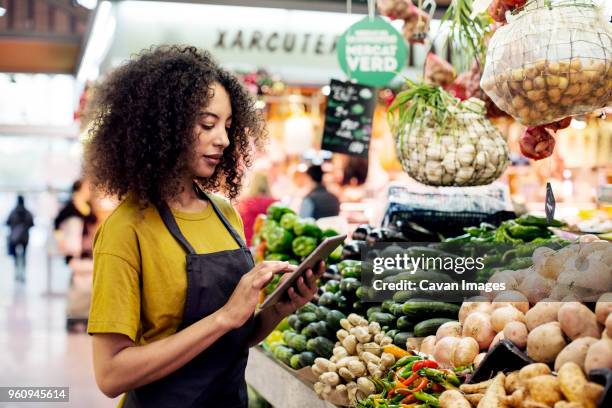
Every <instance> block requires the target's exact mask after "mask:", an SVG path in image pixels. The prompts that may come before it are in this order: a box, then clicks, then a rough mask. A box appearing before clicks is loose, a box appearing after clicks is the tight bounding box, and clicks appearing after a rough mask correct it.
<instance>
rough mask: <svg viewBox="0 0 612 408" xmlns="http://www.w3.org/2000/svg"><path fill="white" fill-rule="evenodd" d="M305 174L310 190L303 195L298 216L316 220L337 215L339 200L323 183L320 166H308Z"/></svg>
mask: <svg viewBox="0 0 612 408" xmlns="http://www.w3.org/2000/svg"><path fill="white" fill-rule="evenodd" d="M306 174H307V175H308V177H309V182H310V184H311V191H310V193H308V195H306V197H304V201H303V202H302V206H301V208H300V216H301V217H312V218H314V219H315V220H317V219H319V218H324V217H334V216H336V215H338V214H339V213H340V201H338V198H337V197H336V196H335V195H333V194H332V193H330V192H329V191H327V189H326V188H325V186H324V185H323V169H321V166H310V167H309V168H308V170H306Z"/></svg>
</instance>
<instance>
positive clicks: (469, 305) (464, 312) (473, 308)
mask: <svg viewBox="0 0 612 408" xmlns="http://www.w3.org/2000/svg"><path fill="white" fill-rule="evenodd" d="M491 311H492V307H491V302H489V299H487V298H486V297H484V296H477V297H474V298H470V299H469V300H468V301H467V302H463V303H462V304H461V308H460V309H459V322H460V323H463V322H464V321H465V318H466V317H467V316H468V315H469V314H470V313H472V312H484V313H491Z"/></svg>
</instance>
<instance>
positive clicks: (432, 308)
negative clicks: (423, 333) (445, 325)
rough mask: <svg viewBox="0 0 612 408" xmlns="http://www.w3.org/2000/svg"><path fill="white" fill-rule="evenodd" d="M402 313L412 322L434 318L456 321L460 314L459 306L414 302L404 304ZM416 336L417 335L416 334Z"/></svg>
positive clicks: (434, 302) (432, 302)
mask: <svg viewBox="0 0 612 408" xmlns="http://www.w3.org/2000/svg"><path fill="white" fill-rule="evenodd" d="M402 311H403V312H404V315H406V316H408V317H409V318H410V319H411V320H416V321H419V320H425V319H431V318H434V317H447V318H449V319H456V318H457V316H458V314H459V306H457V305H454V304H452V303H445V302H436V301H428V302H414V301H408V302H406V303H404V304H403V306H402ZM415 334H416V333H415Z"/></svg>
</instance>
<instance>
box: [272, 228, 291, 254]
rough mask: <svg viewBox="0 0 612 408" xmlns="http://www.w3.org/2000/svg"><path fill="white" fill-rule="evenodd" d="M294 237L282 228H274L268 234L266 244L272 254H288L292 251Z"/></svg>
mask: <svg viewBox="0 0 612 408" xmlns="http://www.w3.org/2000/svg"><path fill="white" fill-rule="evenodd" d="M292 240H293V235H292V234H291V233H290V232H289V231H287V230H286V229H283V228H281V227H274V228H272V229H271V230H270V231H268V232H267V234H266V242H267V245H268V250H269V251H270V252H281V253H284V252H288V251H289V249H291V242H292Z"/></svg>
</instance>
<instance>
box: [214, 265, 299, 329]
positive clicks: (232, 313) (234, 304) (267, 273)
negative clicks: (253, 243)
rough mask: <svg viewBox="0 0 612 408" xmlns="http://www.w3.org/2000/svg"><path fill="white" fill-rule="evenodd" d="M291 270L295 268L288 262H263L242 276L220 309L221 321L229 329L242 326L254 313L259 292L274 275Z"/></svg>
mask: <svg viewBox="0 0 612 408" xmlns="http://www.w3.org/2000/svg"><path fill="white" fill-rule="evenodd" d="M293 270H295V266H293V265H290V264H289V263H288V262H280V261H264V262H262V263H260V264H258V265H256V266H255V267H254V268H253V269H251V270H250V271H249V272H247V273H245V274H244V275H242V278H241V279H240V282H238V286H236V289H234V293H232V296H230V298H229V300H228V301H227V303H226V304H225V306H223V307H222V308H221V312H222V316H223V321H224V322H225V323H226V324H228V325H229V328H230V329H236V328H238V327H240V326H242V325H244V324H245V323H246V322H247V320H249V318H250V317H251V316H253V313H254V312H255V308H256V307H257V303H258V302H259V291H261V290H262V289H263V287H264V286H266V285H267V284H268V283H269V282H270V281H271V280H272V277H273V276H274V274H277V273H286V272H292V271H293Z"/></svg>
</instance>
